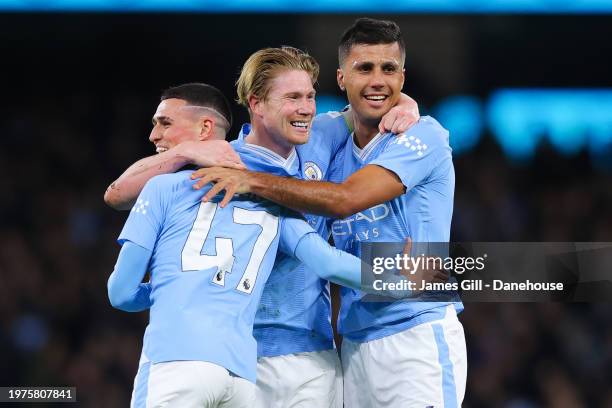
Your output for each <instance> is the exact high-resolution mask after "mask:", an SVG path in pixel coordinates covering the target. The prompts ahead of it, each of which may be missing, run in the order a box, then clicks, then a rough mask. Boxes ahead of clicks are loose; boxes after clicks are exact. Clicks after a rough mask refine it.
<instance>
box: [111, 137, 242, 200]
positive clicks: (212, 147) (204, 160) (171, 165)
mask: <svg viewBox="0 0 612 408" xmlns="http://www.w3.org/2000/svg"><path fill="white" fill-rule="evenodd" d="M189 164H193V165H196V166H202V167H209V166H225V167H231V168H238V169H243V168H244V165H243V164H242V161H241V160H240V157H239V156H238V154H237V153H236V152H235V151H234V149H232V147H231V146H230V144H229V143H228V142H226V141H225V140H207V141H185V142H183V143H180V144H178V145H177V146H175V147H173V148H171V149H169V150H167V151H164V152H161V153H159V154H156V155H154V156H149V157H145V158H144V159H141V160H138V161H137V162H136V163H134V164H132V165H131V166H130V167H128V168H127V169H126V170H125V171H124V172H123V174H121V176H119V178H118V179H117V180H115V181H113V182H112V183H111V184H110V186H108V188H107V189H106V192H105V193H104V202H105V203H106V204H107V205H109V206H110V207H112V208H114V209H116V210H129V209H130V208H131V207H132V206H133V205H134V203H135V202H136V198H137V197H138V194H140V192H141V191H142V189H143V187H144V185H145V183H146V182H147V181H148V180H150V179H151V178H152V177H154V176H157V175H161V174H169V173H174V172H176V171H178V170H179V169H181V168H182V167H184V166H186V165H189Z"/></svg>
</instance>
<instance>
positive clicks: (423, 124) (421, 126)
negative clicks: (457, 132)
mask: <svg viewBox="0 0 612 408" xmlns="http://www.w3.org/2000/svg"><path fill="white" fill-rule="evenodd" d="M448 135H449V133H448V130H446V129H445V128H444V127H442V125H441V124H440V123H439V122H438V121H437V120H435V119H434V118H432V117H431V116H422V117H421V118H420V119H419V121H418V122H417V123H416V124H414V125H413V126H411V127H410V128H409V129H408V130H406V131H405V132H403V133H401V134H399V135H396V136H394V137H393V138H391V143H393V144H404V145H406V144H410V147H411V146H412V145H415V147H419V146H421V147H423V148H428V147H429V148H435V147H443V148H447V147H450V145H449V139H448Z"/></svg>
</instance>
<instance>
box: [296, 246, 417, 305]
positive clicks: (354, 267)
mask: <svg viewBox="0 0 612 408" xmlns="http://www.w3.org/2000/svg"><path fill="white" fill-rule="evenodd" d="M295 256H296V258H298V259H299V260H300V261H302V262H303V263H304V265H306V267H308V269H310V270H311V271H313V272H314V273H316V274H317V275H318V276H319V277H320V278H321V279H325V280H328V281H330V282H333V283H336V284H338V285H341V286H346V287H348V288H351V289H355V290H361V291H364V292H366V293H369V294H374V295H380V296H386V297H391V298H395V299H400V298H405V297H409V296H411V295H412V293H411V291H409V290H390V289H388V288H386V287H385V288H382V287H377V286H376V285H374V284H373V280H372V278H373V277H374V275H372V274H371V273H370V272H367V273H368V275H367V276H366V279H365V281H363V280H362V274H361V271H362V267H365V268H363V270H364V271H371V270H372V268H371V267H370V266H369V265H368V264H365V263H363V262H362V261H361V259H359V258H357V257H356V256H354V255H351V254H349V253H348V252H344V251H341V250H339V249H336V248H334V247H332V246H331V245H329V244H328V243H327V242H326V241H325V240H324V239H323V238H321V236H320V235H318V234H308V235H306V236H305V237H304V238H302V239H301V240H300V243H299V244H298V246H297V247H296V249H295ZM401 280H404V278H403V277H402V276H401V275H391V276H388V277H387V278H386V280H385V282H387V283H389V282H392V283H396V284H397V283H398V282H400V281H401Z"/></svg>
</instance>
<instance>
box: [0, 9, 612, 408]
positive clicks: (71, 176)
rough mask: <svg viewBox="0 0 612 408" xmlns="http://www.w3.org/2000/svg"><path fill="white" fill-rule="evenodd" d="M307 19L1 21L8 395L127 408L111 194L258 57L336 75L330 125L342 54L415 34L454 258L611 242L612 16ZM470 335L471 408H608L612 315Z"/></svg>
mask: <svg viewBox="0 0 612 408" xmlns="http://www.w3.org/2000/svg"><path fill="white" fill-rule="evenodd" d="M307 3H308V4H301V5H299V4H292V3H289V2H286V1H272V0H271V1H266V2H263V1H262V2H259V3H257V2H250V3H249V2H244V1H234V2H231V1H226V2H221V1H211V2H200V3H196V2H189V1H187V0H182V1H180V2H179V1H177V2H171V1H168V2H165V3H164V2H163V1H155V2H153V1H152V2H146V1H140V2H134V4H128V2H122V1H106V2H105V1H102V0H100V1H98V2H80V3H79V2H75V1H56V2H45V1H43V0H40V1H10V0H8V1H7V0H1V1H0V43H1V44H2V57H1V61H2V62H1V63H0V66H1V71H2V84H3V85H2V91H3V95H4V96H3V98H2V99H1V100H0V105H1V109H0V112H2V120H0V134H2V140H3V148H2V149H0V172H1V174H2V176H1V177H0V186H1V188H0V191H1V192H2V193H1V194H0V214H2V216H1V217H0V367H1V369H0V385H2V386H9V385H31V386H34V385H70V386H76V387H77V388H78V394H77V395H78V399H79V401H80V402H79V404H78V405H79V406H83V407H121V406H127V404H128V401H129V396H130V391H131V386H132V381H133V376H134V374H135V371H136V367H137V361H138V357H139V353H140V347H141V338H142V334H143V330H144V327H145V325H146V321H147V316H146V314H132V315H128V314H126V313H122V312H119V311H115V310H113V309H112V308H111V307H110V305H109V304H108V301H107V298H106V279H107V277H108V275H109V274H110V272H111V270H112V268H113V265H114V261H115V258H116V255H117V253H118V249H119V248H118V245H117V244H116V243H115V238H116V236H117V235H118V233H119V231H120V229H121V226H122V224H123V221H124V219H125V217H126V214H125V213H124V214H121V213H117V212H114V211H112V210H110V209H109V208H107V207H105V205H104V203H103V201H102V195H103V193H104V190H105V189H106V186H107V185H108V184H109V183H110V182H111V181H112V180H113V179H114V178H116V177H117V176H118V175H119V174H120V173H121V172H122V171H123V170H124V169H125V168H126V167H127V166H128V165H129V164H131V163H132V162H133V161H134V160H136V159H137V158H140V157H142V156H145V155H150V154H152V153H153V149H152V148H151V146H150V145H149V142H148V140H147V138H148V134H149V130H150V118H151V115H152V113H153V112H154V110H155V107H156V106H157V103H158V97H159V93H160V91H161V90H162V89H164V88H166V87H168V86H171V85H176V84H180V83H183V82H191V81H203V82H208V83H211V84H214V85H216V86H217V87H219V88H220V89H221V90H222V91H224V92H225V93H226V95H228V96H229V97H232V98H233V97H234V96H235V90H234V87H233V83H234V80H235V79H236V77H237V73H238V71H239V69H240V67H241V63H242V62H243V61H244V60H245V59H246V57H247V56H248V55H249V54H250V53H251V52H253V51H255V50H257V49H259V48H262V47H265V46H278V45H283V44H287V45H293V46H297V47H300V48H304V49H307V50H308V51H309V52H310V53H311V54H313V55H314V56H315V57H316V58H317V59H318V60H319V62H320V64H321V69H322V72H321V77H320V81H319V86H318V92H319V96H318V99H319V106H318V107H319V111H320V112H321V111H325V110H327V109H328V108H337V107H338V106H340V107H341V106H343V104H344V103H345V102H344V100H343V99H342V95H341V93H340V92H339V90H338V89H337V86H336V84H335V69H336V66H337V57H336V44H337V41H338V39H339V37H340V34H341V32H342V31H343V30H344V28H345V27H347V26H348V25H349V24H351V22H352V21H353V20H354V19H355V18H356V17H359V16H363V15H368V16H374V17H378V18H389V19H393V20H395V21H396V22H398V23H399V24H400V26H401V28H402V31H403V34H404V38H405V40H406V43H407V63H406V84H405V87H404V91H405V92H406V93H408V94H410V95H411V96H413V97H414V98H415V99H416V100H417V101H418V102H419V103H420V107H421V112H422V113H424V114H432V115H434V116H436V117H437V118H438V119H439V120H440V121H441V122H442V124H443V125H445V126H446V127H447V128H449V129H450V130H451V140H452V145H453V147H454V150H455V154H454V156H455V166H456V172H457V186H456V200H455V212H454V222H453V223H454V225H453V231H452V237H453V240H455V241H612V210H611V209H612V75H611V73H612V41H611V40H610V39H611V38H612V1H604V0H600V1H595V0H591V1H586V0H585V1H559V2H551V1H544V0H542V1H521V0H515V1H506V2H499V3H501V4H498V5H497V6H496V5H495V4H494V3H495V2H491V4H489V3H488V2H479V1H476V0H470V1H467V0H465V1H463V2H446V1H433V0H432V1H421V2H413V3H414V4H407V3H408V2H403V1H396V2H388V1H383V2H365V1H354V2H352V3H351V2H345V3H346V4H344V5H343V4H341V3H340V2H338V3H337V4H333V5H332V4H331V3H332V2H325V1H309V2H307ZM370 3H371V4H370ZM258 4H259V5H258ZM171 7H177V8H178V9H179V10H178V11H177V10H174V12H169V11H168V9H169V8H171ZM211 7H212V8H216V10H215V12H209V11H211ZM318 7H328V9H327V10H326V9H324V8H318ZM496 7H497V8H496ZM300 8H301V11H307V12H308V13H303V14H287V13H289V12H292V11H295V10H298V11H300V10H299V9H300ZM368 8H371V9H368ZM196 9H197V10H196ZM67 11H69V12H67ZM100 11H103V12H100ZM254 11H259V12H256V13H255V12H254ZM382 11H385V12H386V13H387V14H376V13H380V12H382ZM234 114H235V124H234V127H233V129H232V134H233V135H235V134H236V133H237V131H238V129H239V125H240V123H242V122H244V121H245V120H246V119H247V115H246V113H245V112H244V111H243V110H242V109H240V108H239V107H238V106H235V109H234ZM461 319H462V321H463V324H464V326H465V329H466V334H467V344H468V356H469V376H468V388H467V393H466V398H465V403H464V407H473V408H476V407H479V408H480V407H508V408H532V407H533V408H535V407H612V387H611V385H612V323H611V322H612V303H599V304H558V303H549V304H534V303H529V304H528V303H523V304H521V303H513V304H510V303H507V304H494V303H486V304H484V303H483V304H476V303H471V304H467V305H466V309H465V311H464V312H463V314H462V316H461ZM24 406H25V405H24ZM37 406H43V404H41V405H37Z"/></svg>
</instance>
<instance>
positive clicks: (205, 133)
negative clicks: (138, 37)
mask: <svg viewBox="0 0 612 408" xmlns="http://www.w3.org/2000/svg"><path fill="white" fill-rule="evenodd" d="M214 130H215V120H214V119H213V118H211V117H207V116H204V117H202V119H200V137H199V139H200V141H204V140H208V139H214Z"/></svg>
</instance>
